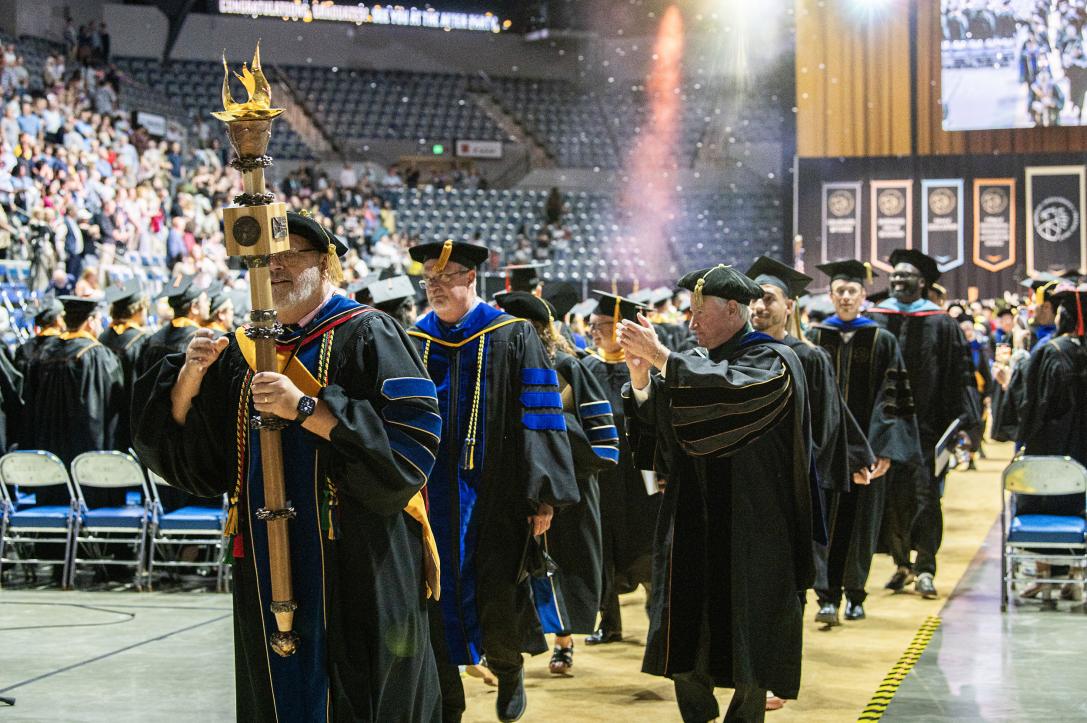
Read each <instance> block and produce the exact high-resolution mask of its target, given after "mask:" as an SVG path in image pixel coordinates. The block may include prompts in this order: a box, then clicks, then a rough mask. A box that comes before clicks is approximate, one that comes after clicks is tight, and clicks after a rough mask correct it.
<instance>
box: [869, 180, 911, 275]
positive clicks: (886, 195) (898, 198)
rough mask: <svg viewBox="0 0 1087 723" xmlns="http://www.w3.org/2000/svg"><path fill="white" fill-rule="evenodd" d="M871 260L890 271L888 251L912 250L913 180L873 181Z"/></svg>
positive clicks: (877, 265) (873, 263)
mask: <svg viewBox="0 0 1087 723" xmlns="http://www.w3.org/2000/svg"><path fill="white" fill-rule="evenodd" d="M870 188H871V192H872V203H871V214H872V234H871V237H870V238H871V249H870V253H871V261H872V265H873V266H875V267H877V268H880V269H883V270H884V271H890V270H891V261H890V257H891V252H892V251H894V250H895V249H901V248H907V249H909V248H913V181H912V180H910V179H904V180H895V181H872V183H871V184H870Z"/></svg>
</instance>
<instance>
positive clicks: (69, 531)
mask: <svg viewBox="0 0 1087 723" xmlns="http://www.w3.org/2000/svg"><path fill="white" fill-rule="evenodd" d="M16 487H18V488H19V489H18V490H16ZM50 487H54V488H55V487H61V488H62V493H61V498H62V499H63V500H65V501H64V502H63V503H61V504H41V505H39V504H37V500H38V499H39V494H35V495H33V498H34V499H33V501H31V500H30V497H31V495H29V494H25V491H26V490H28V489H33V490H36V491H37V492H38V493H43V492H45V491H46V490H45V488H50ZM12 492H14V493H15V496H14V497H13V496H12ZM40 496H45V495H40ZM76 504H77V503H76V495H75V492H74V490H73V488H72V481H71V479H70V478H69V477H68V470H67V469H66V468H65V467H64V463H63V462H61V461H60V458H59V457H57V456H56V455H55V454H52V453H51V452H45V451H42V450H27V451H22V452H11V453H9V454H5V455H4V456H3V457H0V506H2V508H3V511H2V513H0V563H12V564H15V565H20V566H23V565H39V564H47V563H52V564H55V565H60V566H61V576H60V582H61V587H67V586H68V580H69V576H70V569H71V560H72V539H73V534H74V529H75V521H76V517H77V516H76V509H77V507H76ZM46 543H55V544H57V545H63V546H64V556H63V557H61V558H55V557H40V556H39V555H40V554H41V552H42V548H41V547H40V545H42V544H46ZM9 548H10V549H11V550H12V551H13V553H12V552H9ZM12 554H14V555H15V556H12ZM25 572H26V571H25V569H24V574H25Z"/></svg>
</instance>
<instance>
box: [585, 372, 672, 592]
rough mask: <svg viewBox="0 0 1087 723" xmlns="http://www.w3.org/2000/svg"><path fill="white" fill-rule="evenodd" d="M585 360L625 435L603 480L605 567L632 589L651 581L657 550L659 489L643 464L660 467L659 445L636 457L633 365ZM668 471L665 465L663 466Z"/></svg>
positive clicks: (620, 585)
mask: <svg viewBox="0 0 1087 723" xmlns="http://www.w3.org/2000/svg"><path fill="white" fill-rule="evenodd" d="M582 363H583V364H584V365H585V368H586V369H587V370H588V371H589V373H590V374H592V375H593V377H595V378H596V380H597V382H599V384H600V386H601V388H602V389H603V390H604V393H605V395H607V400H608V401H609V402H610V403H611V408H612V414H613V415H614V419H615V426H616V427H617V428H618V429H619V431H620V432H624V433H623V434H620V435H619V464H618V466H617V467H613V468H609V469H605V470H602V471H601V472H600V476H599V482H600V522H601V527H602V529H603V534H604V571H605V575H609V576H610V575H614V577H615V588H616V593H618V594H624V593H628V592H632V591H633V590H634V589H636V588H637V587H638V585H639V584H641V583H643V582H649V579H650V568H651V562H652V560H651V558H652V554H653V529H654V528H655V527H656V524H657V515H658V514H659V513H660V506H661V499H662V498H663V496H662V495H661V494H660V493H659V492H654V494H649V493H648V492H647V491H646V488H645V482H644V481H643V479H642V473H641V471H640V469H641V468H644V469H647V470H652V469H653V468H654V454H653V450H652V449H649V450H648V451H647V453H646V454H643V457H642V459H639V460H635V457H634V451H633V450H632V449H631V447H630V441H629V438H628V436H627V435H626V434H625V432H626V430H627V419H626V413H625V411H624V409H623V386H624V385H625V384H627V383H629V382H630V370H629V369H627V365H626V362H625V361H615V362H608V361H604V359H602V358H601V357H599V356H597V355H595V354H590V355H588V356H586V357H585V358H584V359H582ZM659 471H661V472H664V470H663V469H661V470H659ZM662 476H663V475H662Z"/></svg>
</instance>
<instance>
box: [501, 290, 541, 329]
mask: <svg viewBox="0 0 1087 723" xmlns="http://www.w3.org/2000/svg"><path fill="white" fill-rule="evenodd" d="M494 300H495V303H496V304H498V306H499V307H500V308H501V309H502V310H503V311H505V312H506V313H507V314H510V315H512V316H516V317H518V318H521V319H528V320H530V321H539V322H541V323H544V324H547V323H550V322H552V321H554V320H555V310H554V308H552V306H551V304H549V303H547V302H546V301H544V300H543V299H541V298H540V297H538V296H536V295H535V294H530V293H528V292H527V291H506V292H503V293H501V294H495V296H494Z"/></svg>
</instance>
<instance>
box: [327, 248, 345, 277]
mask: <svg viewBox="0 0 1087 723" xmlns="http://www.w3.org/2000/svg"><path fill="white" fill-rule="evenodd" d="M328 280H329V281H331V282H332V283H333V284H335V285H336V286H339V285H340V284H342V283H343V266H341V265H340V257H339V256H337V255H336V245H335V244H329V245H328Z"/></svg>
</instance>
